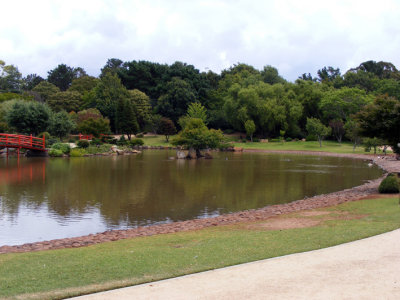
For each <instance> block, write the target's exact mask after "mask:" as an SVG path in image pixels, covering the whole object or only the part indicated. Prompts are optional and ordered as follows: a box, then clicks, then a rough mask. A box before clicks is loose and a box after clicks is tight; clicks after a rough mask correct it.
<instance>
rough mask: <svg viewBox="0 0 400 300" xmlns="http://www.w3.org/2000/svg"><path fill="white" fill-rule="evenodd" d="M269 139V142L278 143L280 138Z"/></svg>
mask: <svg viewBox="0 0 400 300" xmlns="http://www.w3.org/2000/svg"><path fill="white" fill-rule="evenodd" d="M269 141H270V142H271V143H279V142H280V141H281V140H280V139H270V140H269Z"/></svg>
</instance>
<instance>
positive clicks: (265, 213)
mask: <svg viewBox="0 0 400 300" xmlns="http://www.w3.org/2000/svg"><path fill="white" fill-rule="evenodd" d="M246 152H266V153H272V152H273V153H290V154H302V155H319V156H338V157H352V158H358V159H365V160H370V161H373V162H374V163H376V164H377V165H378V166H380V167H381V168H383V169H384V170H386V171H387V172H399V173H400V161H396V160H395V159H394V157H392V156H386V157H379V156H372V155H353V154H336V153H326V152H305V151H263V150H246ZM381 180H382V178H379V179H376V180H372V181H369V182H367V183H365V184H363V185H360V186H357V187H354V188H351V189H346V190H343V191H339V192H334V193H330V194H325V195H318V196H315V197H311V198H307V199H302V200H298V201H294V202H290V203H287V204H280V205H272V206H267V207H264V208H259V209H253V210H246V211H241V212H236V213H231V214H226V215H221V216H217V217H213V218H207V219H194V220H188V221H181V222H174V223H170V224H162V225H153V226H148V227H138V228H133V229H127V230H112V231H106V232H102V233H97V234H90V235H87V236H81V237H75V238H65V239H57V240H51V241H44V242H36V243H28V244H24V245H17V246H2V247H0V254H1V253H10V252H30V251H41V250H49V249H62V248H76V247H83V246H88V245H94V244H98V243H103V242H109V241H116V240H120V239H127V238H133V237H139V236H150V235H155V234H165V233H173V232H179V231H190V230H198V229H202V228H206V227H210V226H219V225H228V224H236V223H239V222H251V221H259V220H267V219H269V218H271V217H273V216H277V215H281V214H288V213H292V212H296V211H301V210H310V209H315V208H322V207H329V206H335V205H338V204H341V203H344V202H348V201H355V200H359V199H362V198H365V197H369V196H371V195H373V194H376V193H377V188H378V186H379V183H380V182H381Z"/></svg>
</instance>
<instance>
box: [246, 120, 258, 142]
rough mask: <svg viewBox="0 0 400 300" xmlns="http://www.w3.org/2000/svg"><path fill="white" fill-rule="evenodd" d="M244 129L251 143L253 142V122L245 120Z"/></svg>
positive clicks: (254, 127) (254, 128)
mask: <svg viewBox="0 0 400 300" xmlns="http://www.w3.org/2000/svg"><path fill="white" fill-rule="evenodd" d="M244 128H245V129H246V134H247V135H248V136H249V137H250V140H251V142H253V134H254V132H256V124H254V121H253V120H247V121H246V122H245V123H244Z"/></svg>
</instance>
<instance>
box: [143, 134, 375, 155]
mask: <svg viewBox="0 0 400 300" xmlns="http://www.w3.org/2000/svg"><path fill="white" fill-rule="evenodd" d="M173 137H174V136H171V137H170V141H171V139H172V138H173ZM226 138H227V140H228V141H230V142H231V143H232V145H233V146H235V147H241V148H244V149H262V150H277V151H279V150H293V151H322V152H333V153H357V154H373V150H372V152H365V151H364V147H362V146H358V147H357V148H356V150H355V151H354V152H353V144H352V143H349V142H342V143H340V144H339V143H338V142H335V141H323V142H322V147H320V146H319V143H318V142H302V141H297V142H295V141H292V142H269V143H260V142H257V143H251V142H247V143H238V142H235V140H236V139H237V138H236V137H232V136H227V137H226ZM143 141H144V144H145V145H147V146H172V145H171V143H167V141H166V140H165V136H163V135H154V136H145V137H143ZM378 154H382V152H378Z"/></svg>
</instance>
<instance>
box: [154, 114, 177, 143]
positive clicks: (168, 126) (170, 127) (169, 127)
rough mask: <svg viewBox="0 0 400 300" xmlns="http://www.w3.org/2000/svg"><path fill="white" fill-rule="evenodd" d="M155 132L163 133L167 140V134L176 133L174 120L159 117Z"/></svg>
mask: <svg viewBox="0 0 400 300" xmlns="http://www.w3.org/2000/svg"><path fill="white" fill-rule="evenodd" d="M157 133H159V134H163V135H165V139H166V140H167V142H168V141H169V136H170V135H173V134H175V133H176V127H175V124H174V122H172V120H170V119H168V118H161V119H160V123H159V126H158V131H157Z"/></svg>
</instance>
